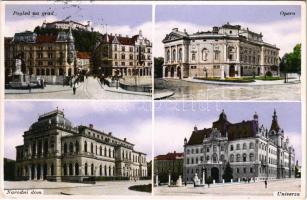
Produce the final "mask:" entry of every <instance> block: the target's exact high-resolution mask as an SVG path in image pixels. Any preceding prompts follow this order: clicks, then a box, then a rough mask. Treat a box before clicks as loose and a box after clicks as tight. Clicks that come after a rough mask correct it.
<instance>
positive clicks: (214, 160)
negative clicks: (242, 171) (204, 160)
mask: <svg viewBox="0 0 307 200" xmlns="http://www.w3.org/2000/svg"><path fill="white" fill-rule="evenodd" d="M212 160H213V162H214V163H216V162H217V155H216V153H214V154H213V156H212Z"/></svg>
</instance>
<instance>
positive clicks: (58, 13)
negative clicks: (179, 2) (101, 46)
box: [4, 3, 152, 39]
mask: <svg viewBox="0 0 307 200" xmlns="http://www.w3.org/2000/svg"><path fill="white" fill-rule="evenodd" d="M23 11H24V12H28V11H30V15H18V14H17V13H22V12H23ZM33 12H38V13H39V15H33ZM43 13H52V14H53V15H45V16H43ZM69 16H71V18H70V20H73V21H77V22H81V23H82V24H87V21H91V22H92V24H93V27H94V30H96V31H100V32H102V33H105V32H106V26H105V24H107V31H108V33H117V34H122V35H126V34H127V35H129V36H132V35H135V34H138V33H139V30H140V29H141V30H142V32H143V35H144V36H145V37H147V38H148V39H151V31H152V23H151V22H152V7H151V6H150V5H124V4H123V5H101V4H95V5H91V4H90V5H81V4H59V3H53V4H43V5H37V4H36V5H6V8H5V30H4V33H5V36H13V35H14V33H15V32H22V31H25V30H33V29H34V28H35V27H36V26H38V25H41V24H42V23H43V21H44V20H46V21H47V22H53V21H57V20H63V19H65V18H67V17H69Z"/></svg>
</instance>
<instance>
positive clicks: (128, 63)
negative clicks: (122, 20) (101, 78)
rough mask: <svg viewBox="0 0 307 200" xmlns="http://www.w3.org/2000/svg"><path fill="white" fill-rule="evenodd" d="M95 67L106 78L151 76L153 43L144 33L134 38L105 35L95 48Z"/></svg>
mask: <svg viewBox="0 0 307 200" xmlns="http://www.w3.org/2000/svg"><path fill="white" fill-rule="evenodd" d="M93 67H95V69H93V70H94V71H96V73H99V74H104V75H105V76H115V75H118V76H151V68H152V43H151V42H150V41H149V40H148V39H147V38H145V37H144V36H143V34H142V31H140V32H139V34H137V35H134V36H132V37H129V36H127V35H126V36H122V35H121V34H119V35H117V34H115V35H113V34H104V35H103V36H102V38H101V41H100V42H99V43H98V44H97V46H96V48H95V51H94V55H93Z"/></svg>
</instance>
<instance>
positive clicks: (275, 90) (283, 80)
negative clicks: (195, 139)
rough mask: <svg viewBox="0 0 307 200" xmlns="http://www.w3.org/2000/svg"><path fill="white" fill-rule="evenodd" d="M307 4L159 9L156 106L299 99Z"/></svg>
mask: <svg viewBox="0 0 307 200" xmlns="http://www.w3.org/2000/svg"><path fill="white" fill-rule="evenodd" d="M301 30H303V29H302V19H301V5H300V4H298V5H157V6H156V13H155V36H154V37H155V38H154V67H155V69H154V71H155V80H154V98H155V99H156V100H160V99H166V100H287V101H300V100H301V79H300V78H301V44H302V34H305V33H302V31H301Z"/></svg>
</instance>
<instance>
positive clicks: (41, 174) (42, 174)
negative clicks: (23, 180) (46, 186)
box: [39, 165, 44, 180]
mask: <svg viewBox="0 0 307 200" xmlns="http://www.w3.org/2000/svg"><path fill="white" fill-rule="evenodd" d="M43 179H44V165H41V173H40V177H39V180H43Z"/></svg>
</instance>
